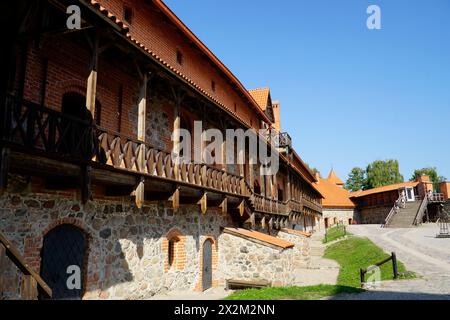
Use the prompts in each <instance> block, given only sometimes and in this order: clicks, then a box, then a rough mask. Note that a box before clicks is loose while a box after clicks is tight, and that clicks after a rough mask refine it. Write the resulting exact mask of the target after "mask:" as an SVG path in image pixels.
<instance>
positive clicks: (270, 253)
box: [219, 232, 309, 286]
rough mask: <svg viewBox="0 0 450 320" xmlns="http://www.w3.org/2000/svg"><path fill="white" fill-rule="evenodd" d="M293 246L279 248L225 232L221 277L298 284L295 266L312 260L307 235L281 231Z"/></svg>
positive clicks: (220, 265) (304, 264) (221, 249)
mask: <svg viewBox="0 0 450 320" xmlns="http://www.w3.org/2000/svg"><path fill="white" fill-rule="evenodd" d="M278 237H280V238H282V239H285V240H288V241H291V242H293V243H294V244H295V246H294V247H293V248H289V249H285V250H277V249H273V248H271V247H267V246H265V245H262V244H259V243H255V242H251V241H249V240H246V239H243V238H240V237H237V236H233V235H230V234H222V235H221V236H220V238H219V248H220V249H219V252H220V253H219V274H220V275H221V277H223V278H222V279H221V280H222V281H225V280H226V279H236V280H246V281H252V280H262V279H264V280H269V281H270V282H272V285H274V286H287V285H294V284H295V270H297V269H300V268H305V267H306V266H307V264H308V262H309V241H308V240H307V238H306V237H305V238H303V237H299V236H295V235H290V234H287V233H284V232H279V233H278Z"/></svg>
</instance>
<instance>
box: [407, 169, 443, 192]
mask: <svg viewBox="0 0 450 320" xmlns="http://www.w3.org/2000/svg"><path fill="white" fill-rule="evenodd" d="M422 175H427V176H429V177H430V180H431V181H432V182H433V189H434V190H438V189H439V182H442V181H445V180H446V179H445V177H443V176H439V175H438V173H437V170H436V168H435V167H429V168H422V169H417V170H414V173H413V175H412V177H411V181H415V180H416V179H417V178H418V177H420V176H422Z"/></svg>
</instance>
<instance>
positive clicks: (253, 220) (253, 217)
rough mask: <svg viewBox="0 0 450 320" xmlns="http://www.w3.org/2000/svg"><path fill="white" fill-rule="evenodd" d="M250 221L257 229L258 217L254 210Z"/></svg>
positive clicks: (253, 227)
mask: <svg viewBox="0 0 450 320" xmlns="http://www.w3.org/2000/svg"><path fill="white" fill-rule="evenodd" d="M250 223H251V226H252V229H255V227H256V217H255V213H254V212H253V213H252V215H251V216H250Z"/></svg>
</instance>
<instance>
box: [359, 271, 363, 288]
mask: <svg viewBox="0 0 450 320" xmlns="http://www.w3.org/2000/svg"><path fill="white" fill-rule="evenodd" d="M359 278H360V280H361V288H364V270H363V269H359Z"/></svg>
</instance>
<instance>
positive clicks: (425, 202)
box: [413, 196, 428, 226]
mask: <svg viewBox="0 0 450 320" xmlns="http://www.w3.org/2000/svg"><path fill="white" fill-rule="evenodd" d="M427 207H428V197H427V196H425V197H423V200H422V203H421V204H420V207H419V210H418V211H417V214H416V217H415V218H414V222H413V225H415V226H417V225H418V224H421V223H422V220H423V215H424V213H425V210H427Z"/></svg>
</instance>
